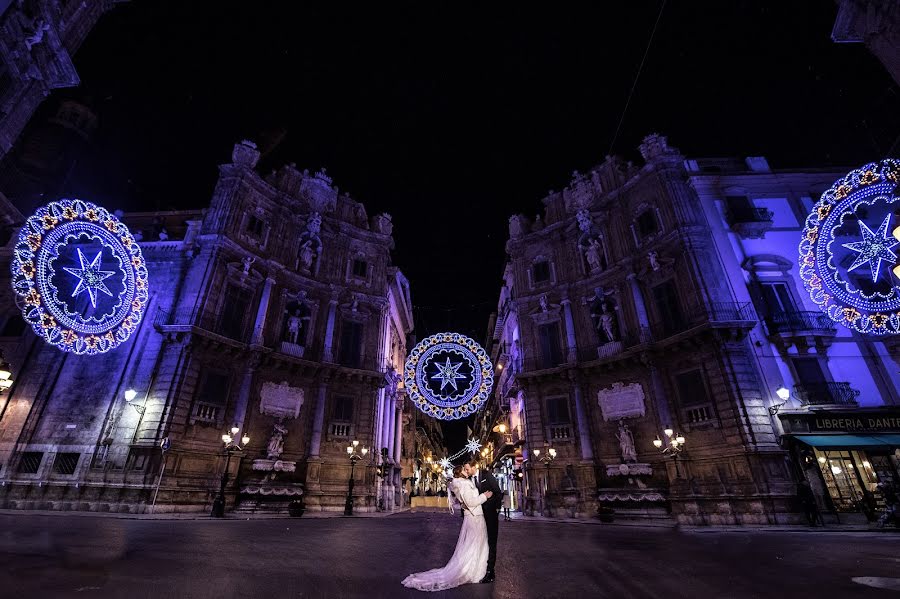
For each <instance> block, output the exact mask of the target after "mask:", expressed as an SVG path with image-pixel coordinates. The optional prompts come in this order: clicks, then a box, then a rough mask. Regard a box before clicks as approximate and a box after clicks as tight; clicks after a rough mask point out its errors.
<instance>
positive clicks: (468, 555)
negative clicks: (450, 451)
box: [403, 464, 492, 591]
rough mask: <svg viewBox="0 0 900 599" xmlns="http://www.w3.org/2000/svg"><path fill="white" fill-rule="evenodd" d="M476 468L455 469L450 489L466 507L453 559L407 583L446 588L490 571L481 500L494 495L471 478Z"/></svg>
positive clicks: (476, 579) (423, 587)
mask: <svg viewBox="0 0 900 599" xmlns="http://www.w3.org/2000/svg"><path fill="white" fill-rule="evenodd" d="M473 472H474V470H473V469H472V467H471V466H469V465H468V464H463V465H462V466H457V467H456V468H454V469H453V480H452V481H451V482H450V485H449V487H448V488H449V490H450V492H451V493H453V495H454V496H455V497H456V499H457V500H458V501H459V503H460V509H462V510H463V523H462V529H461V530H460V531H459V540H458V541H457V542H456V549H455V550H454V551H453V555H452V556H451V557H450V561H449V562H447V565H446V566H444V567H443V568H436V569H434V570H428V571H426V572H417V573H415V574H410V575H409V576H407V577H406V578H404V579H403V586H406V587H410V588H413V589H418V590H420V591H443V590H444V589H450V588H453V587H458V586H459V585H461V584H466V583H469V582H479V581H480V580H481V579H482V578H483V577H484V575H485V573H486V572H487V559H488V537H487V527H486V526H485V524H484V515H483V513H482V511H481V504H482V503H484V502H485V501H486V500H487V499H489V498H490V497H491V495H492V493H491V492H490V491H485V492H484V493H482V494H481V495H479V494H478V489H476V488H475V483H474V482H472V481H471V480H469V477H471V476H472V474H473Z"/></svg>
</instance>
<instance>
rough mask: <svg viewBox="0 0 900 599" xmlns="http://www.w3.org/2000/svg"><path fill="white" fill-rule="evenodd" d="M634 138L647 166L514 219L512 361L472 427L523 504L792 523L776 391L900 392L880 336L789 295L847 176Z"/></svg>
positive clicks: (495, 335) (807, 402)
mask: <svg viewBox="0 0 900 599" xmlns="http://www.w3.org/2000/svg"><path fill="white" fill-rule="evenodd" d="M640 151H641V154H642V156H643V158H644V165H643V166H637V165H634V164H631V163H627V162H624V161H623V160H621V159H619V158H616V157H609V158H607V160H606V161H605V162H604V163H602V164H600V165H598V166H597V167H595V168H593V169H592V170H591V171H590V172H589V173H588V174H584V175H582V174H578V173H575V175H574V176H573V179H572V181H571V182H570V184H569V185H568V186H567V187H566V188H565V189H564V190H563V191H562V192H558V193H553V192H551V194H550V195H548V196H547V197H546V198H544V200H543V204H544V214H543V216H541V215H538V216H537V217H535V218H534V219H533V220H532V219H528V218H526V217H524V216H522V215H516V216H513V217H512V218H511V219H510V228H509V230H510V238H509V241H508V243H507V253H508V256H509V258H508V264H507V266H506V268H505V270H504V275H503V280H504V285H503V288H502V289H501V293H500V301H499V305H498V312H497V314H496V316H495V317H494V320H493V321H492V323H491V327H490V330H489V337H490V339H489V345H490V347H491V350H490V351H491V353H492V357H493V358H494V360H495V363H496V364H497V365H498V366H497V368H499V369H501V373H500V375H499V376H498V381H497V385H496V387H495V393H494V400H493V403H492V405H491V406H489V407H488V408H487V409H486V410H485V412H484V413H483V415H482V416H481V418H480V420H479V421H478V430H479V431H480V434H481V436H482V437H483V438H485V439H489V440H490V445H489V447H490V458H491V460H492V461H493V463H494V464H495V466H502V470H503V472H504V473H505V474H506V475H507V477H508V479H509V488H510V489H511V490H512V491H513V497H514V498H516V497H517V496H518V498H519V501H520V504H521V505H522V508H523V509H524V511H525V512H526V513H531V514H533V513H536V512H538V511H543V512H544V513H557V512H559V511H562V512H564V513H568V515H579V516H593V515H594V514H595V513H597V512H598V508H601V509H600V510H599V511H600V512H604V511H605V512H608V510H603V509H602V508H611V509H613V510H615V511H616V512H617V513H618V515H619V517H622V516H624V517H629V516H630V517H672V518H674V519H676V520H678V521H680V522H685V523H692V524H733V523H779V522H793V521H796V519H797V515H796V512H797V511H799V508H798V507H797V503H796V482H797V481H798V480H800V476H801V472H800V468H799V467H798V463H797V457H798V456H797V455H796V454H795V453H794V450H792V449H791V447H792V445H791V443H790V442H789V440H788V439H786V438H785V437H786V436H788V435H787V433H786V431H785V429H784V428H783V426H782V424H781V423H780V422H779V419H778V417H777V416H776V414H777V413H778V411H779V410H783V409H784V408H785V405H784V403H783V402H782V401H781V400H779V397H778V395H777V393H778V392H781V393H784V391H785V390H787V391H788V392H789V393H790V394H791V397H792V399H791V401H792V402H793V403H792V404H789V405H788V406H787V407H792V408H794V409H795V411H798V412H803V413H809V412H811V411H815V410H816V409H834V408H836V407H839V406H842V407H845V408H847V407H855V406H856V405H857V398H858V401H859V403H862V404H863V405H868V406H883V405H884V404H886V403H896V396H897V383H898V381H897V380H896V378H897V375H896V370H897V369H896V366H892V365H891V362H890V359H889V358H888V357H887V351H886V350H884V349H883V347H882V344H880V343H879V344H875V343H873V342H872V341H870V340H867V339H861V338H859V336H856V335H852V334H850V332H849V331H847V330H841V331H837V330H836V329H835V327H834V326H833V325H830V324H828V323H824V322H822V319H820V318H818V317H817V315H816V312H814V310H815V307H814V306H812V304H811V302H810V301H809V299H808V297H807V298H806V299H805V300H804V298H802V297H801V296H802V294H801V293H800V292H799V291H798V290H797V287H798V286H799V289H802V284H801V283H800V281H799V275H798V272H797V265H796V262H797V243H798V242H799V231H800V225H801V224H802V222H803V219H804V218H805V214H806V213H808V211H809V210H810V209H811V206H812V202H814V201H815V199H816V198H817V197H818V196H817V195H816V194H817V193H821V191H822V190H824V189H825V188H827V187H828V186H829V185H830V184H831V183H833V182H834V181H835V180H836V179H837V178H839V177H840V176H842V175H843V174H845V173H846V170H842V171H834V172H826V171H805V172H781V171H777V172H773V171H771V170H770V168H769V166H768V164H767V163H766V161H765V160H764V159H762V158H748V159H746V160H745V161H739V160H738V161H736V160H699V159H698V160H690V159H686V158H685V157H684V156H683V155H681V154H680V153H679V152H678V151H677V150H676V149H674V148H672V147H670V146H669V145H668V143H667V141H666V139H665V138H664V137H662V136H659V135H651V136H648V137H647V138H645V139H644V141H643V143H642V144H641V146H640ZM804 211H805V212H804ZM779 283H780V284H783V285H785V286H789V287H790V291H789V292H786V291H785V290H784V289H782V288H781V287H777V286H776V287H767V285H773V284H775V285H777V284H779ZM788 293H789V294H788ZM789 298H790V299H791V300H792V301H793V302H794V303H791V304H784V305H782V304H780V303H779V302H780V301H787V300H788V299H789ZM819 314H821V313H819ZM804 319H806V320H804ZM826 320H827V319H826ZM806 321H809V322H808V323H807V322H806ZM804 324H808V325H809V326H803V325H804ZM832 341H834V343H832ZM876 346H877V347H876ZM798 352H799V355H798ZM813 362H815V363H816V364H813ZM829 362H830V363H832V364H834V365H835V367H834V369H833V370H832V371H831V372H830V373H829V372H828V371H827V370H826V369H825V367H824V365H825V364H826V363H829ZM817 366H818V369H817ZM813 371H815V372H813ZM851 373H852V376H851ZM810 377H812V378H810ZM813 379H815V380H813ZM832 381H839V382H832ZM850 381H852V384H851V382H850ZM780 387H785V389H780ZM788 387H789V388H790V389H787V388H788ZM791 389H792V390H793V391H791ZM501 425H502V426H501ZM666 432H669V433H670V435H671V439H676V438H678V437H682V438H683V439H684V443H682V444H678V445H677V451H673V450H672V448H671V446H672V443H671V440H670V437H669V436H668V435H667V434H666ZM795 432H796V431H795ZM657 439H659V442H657V443H654V441H656V440H657ZM807 441H809V439H807ZM801 443H802V441H801ZM657 445H659V446H661V447H659V448H658V447H657ZM551 448H552V449H553V451H552V452H549V450H550V449H551ZM661 449H668V451H667V452H666V453H663V452H662V451H661ZM885 449H889V448H885ZM892 449H893V448H890V450H889V451H886V452H882V453H885V455H887V454H889V453H890V451H892ZM548 452H549V453H555V459H553V460H552V461H548V460H547V457H548ZM820 457H824V456H820ZM673 458H675V459H673ZM847 459H848V463H849V462H850V458H849V456H848V458H847ZM885 459H886V460H887V461H886V463H885V464H884V471H885V474H884V476H885V477H889V476H891V474H890V472H889V470H890V471H891V472H893V473H894V475H896V469H897V463H896V458H891V457H887V458H885ZM891 460H893V462H892V461H891ZM858 461H859V462H860V463H859V464H858V466H859V468H860V469H864V468H866V467H867V466H864V465H863V464H862V462H863V461H864V460H863V459H862V458H861V457H859V456H858ZM866 464H868V465H870V463H869V462H866ZM891 468H893V470H891ZM804 472H808V473H810V474H815V472H816V471H809V470H808V469H807V470H805V471H804ZM822 476H823V477H824V478H825V479H827V477H828V473H827V472H826V470H825V469H822ZM854 476H856V474H854ZM863 476H868V475H866V474H865V473H864V474H863ZM858 478H859V480H860V481H862V482H861V485H860V487H859V489H860V490H861V489H862V488H863V486H865V484H869V486H870V488H873V487H872V482H873V479H872V478H871V477H869V478H866V479H863V478H862V477H858ZM821 482H822V485H820V487H821V488H824V487H825V486H826V483H827V482H828V481H827V480H824V479H823V480H822V481H821ZM854 484H855V483H854ZM832 486H833V485H832ZM819 501H820V502H821V507H822V509H823V510H826V511H827V510H829V509H831V511H832V512H833V511H834V505H833V504H832V503H830V502H829V500H828V498H827V494H825V495H823V493H821V492H820V494H819ZM845 507H846V506H845Z"/></svg>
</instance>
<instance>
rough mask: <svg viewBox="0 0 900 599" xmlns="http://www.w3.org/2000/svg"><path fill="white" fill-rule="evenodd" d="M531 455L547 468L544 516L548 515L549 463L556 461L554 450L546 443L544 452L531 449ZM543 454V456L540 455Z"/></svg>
mask: <svg viewBox="0 0 900 599" xmlns="http://www.w3.org/2000/svg"><path fill="white" fill-rule="evenodd" d="M531 453H533V454H534V458H535V459H536V460H537V461H539V462H541V463H542V464H544V466H546V467H547V478H546V481H545V484H544V497H543V498H542V502H543V506H542V507H543V508H544V509H543V510H541V511H542V512H543V514H544V515H545V516H549V515H550V463H551V462H553V460H555V459H556V450H555V449H553V448H552V447H550V444H549V443H547V442H546V441H545V442H544V451H543V452H541V450H540V449H532V450H531ZM542 453H543V455H541V454H542Z"/></svg>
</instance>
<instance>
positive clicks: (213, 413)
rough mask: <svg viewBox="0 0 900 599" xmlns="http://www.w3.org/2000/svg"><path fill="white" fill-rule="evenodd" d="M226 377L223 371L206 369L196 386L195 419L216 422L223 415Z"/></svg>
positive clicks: (226, 395)
mask: <svg viewBox="0 0 900 599" xmlns="http://www.w3.org/2000/svg"><path fill="white" fill-rule="evenodd" d="M228 378H229V375H228V374H227V373H224V372H216V371H206V372H204V373H203V375H202V376H201V378H200V384H199V385H198V387H197V409H196V413H195V415H194V419H195V420H201V421H203V422H213V423H215V422H218V421H219V420H220V419H221V418H222V417H223V416H224V413H223V412H224V410H225V404H226V402H227V400H228Z"/></svg>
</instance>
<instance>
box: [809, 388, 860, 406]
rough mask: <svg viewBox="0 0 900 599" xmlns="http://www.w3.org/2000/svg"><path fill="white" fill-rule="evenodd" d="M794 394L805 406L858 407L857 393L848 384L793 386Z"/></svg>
mask: <svg viewBox="0 0 900 599" xmlns="http://www.w3.org/2000/svg"><path fill="white" fill-rule="evenodd" d="M794 392H795V393H796V395H797V397H798V398H799V399H800V403H802V404H803V405H805V406H851V407H856V406H857V405H859V404H858V403H857V401H856V398H857V397H859V391H858V390H856V389H853V388H852V387H850V383H805V384H799V385H794Z"/></svg>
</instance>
